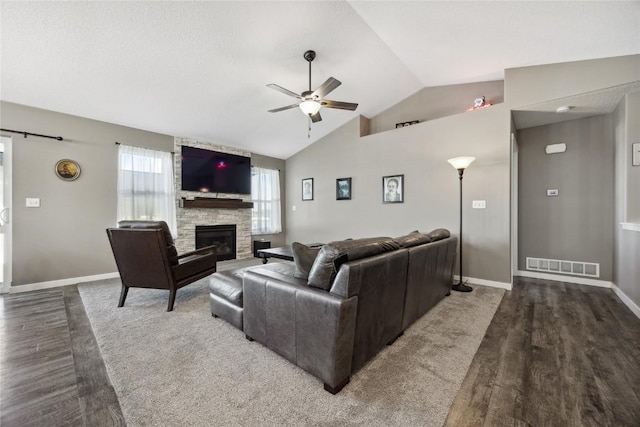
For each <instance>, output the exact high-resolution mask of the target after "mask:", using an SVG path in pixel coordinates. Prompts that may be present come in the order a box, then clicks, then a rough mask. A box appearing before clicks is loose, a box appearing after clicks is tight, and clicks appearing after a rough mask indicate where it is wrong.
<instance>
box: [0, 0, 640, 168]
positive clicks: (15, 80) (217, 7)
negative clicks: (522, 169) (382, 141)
mask: <svg viewBox="0 0 640 427" xmlns="http://www.w3.org/2000/svg"><path fill="white" fill-rule="evenodd" d="M0 8H1V9H0V12H1V17H0V19H1V21H0V23H1V30H0V31H1V49H2V50H1V62H2V63H1V72H2V75H1V81H0V83H1V86H0V99H2V100H3V101H9V102H14V103H18V104H24V105H28V106H33V107H38V108H44V109H47V110H53V111H58V112H63V113H68V114H73V115H77V116H81V117H86V118H91V119H96V120H102V121H106V122H110V123H116V124H120V125H125V126H131V127H135V128H139V129H144V130H149V131H154V132H159V133H163V134H168V135H175V136H183V137H191V138H197V139H201V140H205V141H210V142H213V143H217V144H222V145H231V146H235V147H239V148H244V149H246V150H249V151H252V152H255V153H259V154H264V155H268V156H273V157H278V158H288V157H289V156H291V155H293V154H295V153H296V152H298V151H299V150H301V149H303V148H305V147H306V146H307V145H309V144H311V143H313V142H314V141H316V140H317V139H319V138H321V137H323V136H324V135H326V134H328V133H330V132H332V131H333V130H335V129H336V128H338V127H340V126H341V125H343V124H344V123H346V122H347V121H349V120H351V119H352V118H354V117H356V116H357V115H359V114H361V115H364V116H366V117H373V116H375V115H377V114H379V113H381V112H382V111H384V110H385V109H387V108H389V107H391V106H392V105H394V104H396V103H398V102H400V101H401V100H403V99H405V98H406V97H408V96H409V95H411V94H413V93H415V92H417V91H418V90H420V89H422V88H423V87H427V86H441V85H449V84H458V83H469V82H477V81H490V80H501V79H503V70H504V69H505V68H512V67H522V66H529V65H538V64H546V63H556V62H567V61H576V60H584V59H593V58H602V57H612V56H620V55H630V54H638V53H640V2H638V1H629V2H616V1H602V2H565V1H544V2H541V1H531V2H520V1H518V2H505V1H496V2H490V1H469V2H467V1H458V2H452V1H424V2H415V1H413V2H397V1H377V2H373V1H362V2H361V1H348V2H344V1H327V2H324V1H313V2H270V1H261V2H248V1H247V2H223V1H215V2H214V1H210V2H206V1H205V2H134V1H125V2H112V1H109V2H107V1H105V2H100V1H98V2H7V1H2V2H1V5H0ZM308 49H313V50H315V51H316V52H317V58H316V59H315V61H314V62H313V79H312V88H316V87H317V86H319V85H320V84H321V83H322V82H324V81H325V80H326V79H327V78H328V77H335V78H336V79H338V80H340V81H341V82H342V85H341V86H340V87H338V88H337V89H335V90H334V91H333V92H331V94H330V95H329V96H328V98H330V99H334V100H338V101H348V102H357V103H359V106H358V109H357V110H356V111H355V112H351V111H344V110H328V109H323V110H322V111H321V112H322V117H323V120H322V121H321V122H319V123H314V124H312V125H311V133H310V138H308V132H307V130H308V126H309V123H308V119H307V118H306V117H305V116H304V115H303V113H302V112H301V111H300V110H299V109H297V108H294V109H290V110H286V111H283V112H279V113H268V112H267V110H269V109H273V108H277V107H281V106H285V105H289V104H292V103H293V102H295V99H293V98H290V97H287V96H286V95H284V94H282V93H279V92H276V91H274V90H272V89H269V88H267V87H266V85H267V84H269V83H276V84H278V85H280V86H283V87H285V88H287V89H290V90H292V91H293V92H296V93H300V92H302V91H304V90H307V89H308V63H307V62H306V61H305V59H304V58H303V53H304V52H305V51H306V50H308ZM292 101H293V102H292Z"/></svg>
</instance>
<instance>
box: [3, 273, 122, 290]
mask: <svg viewBox="0 0 640 427" xmlns="http://www.w3.org/2000/svg"><path fill="white" fill-rule="evenodd" d="M118 277H120V274H119V273H117V272H116V273H105V274H96V275H95V276H84V277H72V278H69V279H60V280H51V281H49V282H38V283H29V284H27V285H20V286H12V287H10V288H9V293H11V294H17V293H20V292H29V291H37V290H40V289H49V288H57V287H59V286H68V285H75V284H78V283H86V282H94V281H96V280H104V279H116V278H118Z"/></svg>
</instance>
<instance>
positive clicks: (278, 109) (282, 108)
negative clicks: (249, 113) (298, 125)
mask: <svg viewBox="0 0 640 427" xmlns="http://www.w3.org/2000/svg"><path fill="white" fill-rule="evenodd" d="M297 106H298V104H291V105H287V106H286V107H280V108H274V109H273V110H269V111H267V112H268V113H277V112H278V111H284V110H288V109H290V108H296V107H297Z"/></svg>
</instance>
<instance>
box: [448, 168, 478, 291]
mask: <svg viewBox="0 0 640 427" xmlns="http://www.w3.org/2000/svg"><path fill="white" fill-rule="evenodd" d="M475 159H476V158H475V157H455V158H453V159H449V160H447V161H448V162H449V163H451V166H453V167H454V168H456V169H457V170H458V177H459V178H460V281H459V282H458V283H457V284H455V285H453V286H452V287H451V289H453V290H454V291H458V292H471V291H472V290H473V288H472V287H471V286H467V285H465V284H464V283H462V174H463V173H464V170H465V169H466V168H468V167H469V165H470V164H471V162H473V161H474V160H475Z"/></svg>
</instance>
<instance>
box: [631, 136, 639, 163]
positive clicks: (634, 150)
mask: <svg viewBox="0 0 640 427" xmlns="http://www.w3.org/2000/svg"><path fill="white" fill-rule="evenodd" d="M631 165H632V166H640V142H634V143H633V144H632V145H631Z"/></svg>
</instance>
